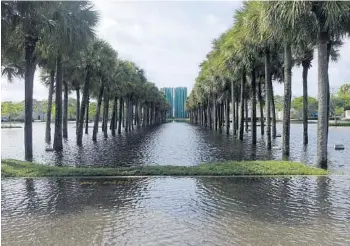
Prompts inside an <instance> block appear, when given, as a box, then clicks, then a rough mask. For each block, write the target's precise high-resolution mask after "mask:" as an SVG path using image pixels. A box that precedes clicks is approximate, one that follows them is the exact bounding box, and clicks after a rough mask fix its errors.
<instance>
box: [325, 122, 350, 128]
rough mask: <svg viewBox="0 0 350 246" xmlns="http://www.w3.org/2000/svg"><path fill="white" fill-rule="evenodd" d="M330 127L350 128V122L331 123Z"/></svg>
mask: <svg viewBox="0 0 350 246" xmlns="http://www.w3.org/2000/svg"><path fill="white" fill-rule="evenodd" d="M329 126H348V127H350V122H337V123H334V122H332V123H329Z"/></svg>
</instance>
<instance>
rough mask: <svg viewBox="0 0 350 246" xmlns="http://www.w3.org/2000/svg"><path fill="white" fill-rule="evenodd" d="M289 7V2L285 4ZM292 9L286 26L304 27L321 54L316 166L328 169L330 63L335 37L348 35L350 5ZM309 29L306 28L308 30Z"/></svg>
mask: <svg viewBox="0 0 350 246" xmlns="http://www.w3.org/2000/svg"><path fill="white" fill-rule="evenodd" d="M285 3H287V2H285ZM290 4H292V6H293V8H290V9H288V11H284V13H283V15H280V16H281V18H283V23H284V24H288V26H292V25H293V24H294V23H299V22H302V23H305V24H306V26H307V29H308V32H309V33H310V36H311V37H317V38H316V43H317V51H318V52H317V54H318V124H317V165H318V166H319V167H322V168H327V143H328V115H329V111H328V101H329V100H328V95H329V78H328V62H329V53H330V52H329V51H330V47H329V44H330V41H331V38H332V37H342V36H343V35H345V34H346V33H348V32H349V26H350V25H349V23H350V15H349V11H350V3H349V2H341V1H330V2H321V1H312V2H311V1H292V2H291V3H290ZM305 28H306V27H305Z"/></svg>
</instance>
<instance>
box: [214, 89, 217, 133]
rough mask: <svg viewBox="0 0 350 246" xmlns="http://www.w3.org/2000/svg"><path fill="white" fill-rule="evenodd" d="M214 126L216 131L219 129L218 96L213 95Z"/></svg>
mask: <svg viewBox="0 0 350 246" xmlns="http://www.w3.org/2000/svg"><path fill="white" fill-rule="evenodd" d="M213 128H214V130H215V131H216V130H217V129H218V125H217V121H216V96H215V95H214V96H213Z"/></svg>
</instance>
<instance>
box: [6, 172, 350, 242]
mask: <svg viewBox="0 0 350 246" xmlns="http://www.w3.org/2000/svg"><path fill="white" fill-rule="evenodd" d="M1 191H2V192H1V196H2V197H1V198H2V199H1V205H2V207H1V209H2V210H1V214H2V219H1V220H2V221H1V222H2V243H3V244H4V245H26V244H34V245H48V244H49V243H51V244H55V245H91V244H94V245H104V244H114V245H122V244H128V245H137V244H138V243H140V244H141V245H163V244H169V245H170V244H171V245H184V244H185V245H186V244H189V245H199V244H200V245H202V244H203V245H232V244H239V245H242V244H253V245H278V244H283V245H285V244H286V242H288V243H289V244H296V245H321V244H322V245H349V243H350V199H349V198H350V197H349V196H350V177H349V176H330V177H295V178H200V177H198V178H171V177H164V178H120V179H74V178H67V179H54V178H52V179H25V180H24V179H4V180H3V182H2V186H1Z"/></svg>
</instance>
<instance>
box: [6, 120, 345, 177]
mask: <svg viewBox="0 0 350 246" xmlns="http://www.w3.org/2000/svg"><path fill="white" fill-rule="evenodd" d="M74 125H75V124H74V123H70V124H69V127H68V133H69V139H68V140H66V141H64V151H63V152H62V153H61V154H57V153H54V152H45V147H46V144H45V142H44V133H45V123H34V124H33V136H34V158H35V160H36V161H38V162H46V163H50V164H54V163H56V164H60V163H63V164H65V165H73V166H74V165H77V166H84V165H87V166H91V165H96V166H99V165H102V166H116V165H124V166H125V165H149V164H150V165H154V164H155V165H198V164H200V163H203V162H213V161H223V160H252V159H271V158H274V159H281V150H272V151H271V152H268V151H266V149H265V144H264V139H263V138H262V137H261V135H260V129H259V127H258V129H257V133H258V141H257V146H256V147H252V145H251V143H250V136H249V135H250V132H249V133H248V134H247V135H245V139H244V141H243V142H241V141H239V140H237V139H236V138H234V137H232V135H229V136H227V135H226V134H225V133H222V134H220V133H218V132H214V131H212V130H209V129H206V128H203V127H199V126H193V125H190V124H188V123H175V122H173V123H167V124H163V125H160V126H155V127H149V128H142V129H138V130H135V131H133V132H128V133H122V134H121V135H117V136H115V137H111V136H109V138H108V139H103V136H102V132H101V131H100V132H99V135H98V141H97V142H96V143H93V142H92V140H91V137H92V134H91V131H92V129H90V134H88V135H85V134H84V138H83V147H80V148H79V147H77V146H76V144H75V130H76V129H75V127H74ZM316 128H317V125H316V124H310V125H309V145H308V146H307V147H304V146H303V144H302V125H301V124H292V125H291V160H296V161H302V162H305V163H308V164H311V165H314V164H315V161H316V154H317V151H316V140H317V137H316ZM1 132H2V139H1V141H2V149H1V152H2V156H3V158H16V159H23V157H24V147H23V129H2V130H1ZM53 132H54V125H52V134H53ZM277 132H278V133H281V132H282V124H277ZM281 142H282V138H277V139H275V140H273V146H279V147H280V146H281ZM339 143H342V144H344V145H345V150H342V151H335V150H334V148H333V145H334V144H339ZM328 146H329V148H328V151H329V163H330V164H329V167H330V169H332V170H341V171H345V172H348V171H349V172H350V157H349V156H350V128H349V127H348V128H346V127H330V129H329V144H328Z"/></svg>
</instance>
